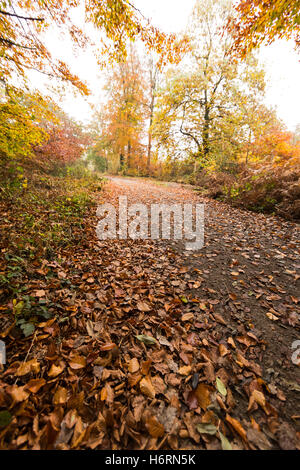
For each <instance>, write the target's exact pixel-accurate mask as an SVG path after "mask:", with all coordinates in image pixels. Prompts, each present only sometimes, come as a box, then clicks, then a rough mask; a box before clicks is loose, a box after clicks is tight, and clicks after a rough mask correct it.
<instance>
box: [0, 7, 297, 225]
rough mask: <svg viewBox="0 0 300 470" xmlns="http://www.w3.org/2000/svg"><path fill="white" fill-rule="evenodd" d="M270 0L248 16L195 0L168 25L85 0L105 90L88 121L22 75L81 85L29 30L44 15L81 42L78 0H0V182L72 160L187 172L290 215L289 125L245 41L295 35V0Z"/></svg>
mask: <svg viewBox="0 0 300 470" xmlns="http://www.w3.org/2000/svg"><path fill="white" fill-rule="evenodd" d="M254 3H255V5H256V3H257V2H254ZM267 3H268V2H267ZM273 3H274V11H273V12H272V11H271V10H270V8H269V7H268V6H267V5H265V6H264V2H258V4H257V5H256V7H257V9H258V10H257V11H259V9H260V10H261V11H260V14H261V16H260V19H259V27H256V26H255V18H253V17H252V16H251V14H250V13H251V9H250V10H249V5H251V4H252V2H248V1H242V2H240V4H239V5H238V7H236V8H235V9H234V8H233V7H232V5H231V2H230V1H229V0H218V1H213V0H198V1H197V2H196V4H195V8H194V11H193V14H192V17H191V18H190V20H189V24H188V25H187V29H186V31H185V32H184V34H182V35H181V36H178V37H175V36H174V35H169V36H167V35H164V34H163V33H161V32H160V31H158V30H157V29H155V28H153V27H152V26H151V27H150V26H149V24H148V23H147V22H145V20H144V19H143V17H142V16H141V15H140V14H139V12H138V11H137V10H135V9H134V8H133V7H132V6H131V5H130V3H129V2H127V1H110V2H108V3H107V5H106V2H93V1H87V2H86V5H85V6H86V12H87V13H86V14H87V21H88V22H90V23H92V24H93V25H94V27H95V28H99V29H101V28H102V29H104V31H105V33H106V38H107V39H106V41H107V42H106V43H104V44H103V45H102V49H100V50H95V53H96V55H97V57H98V61H99V64H100V65H101V64H102V65H103V63H104V61H105V58H107V59H108V60H109V61H110V62H109V63H110V65H109V67H107V69H106V72H105V73H106V86H105V100H104V102H103V103H100V104H98V105H97V104H96V105H95V107H96V111H95V114H94V117H93V123H92V124H91V125H90V126H82V125H79V124H77V123H76V122H74V120H72V119H71V118H70V117H68V116H67V115H66V113H65V112H64V111H63V110H61V109H59V107H58V105H57V104H56V103H55V102H54V101H53V99H52V98H50V97H49V96H43V95H42V94H41V93H40V92H39V91H37V90H32V89H31V88H30V83H29V82H28V79H27V78H26V71H27V70H28V69H35V70H37V71H39V72H41V73H42V74H46V75H48V76H49V77H52V78H55V79H60V80H62V82H63V83H64V84H65V86H71V87H72V88H73V89H74V90H77V92H78V93H81V94H83V95H85V94H88V93H89V90H88V88H87V86H86V85H85V84H84V83H83V82H82V81H81V80H80V79H79V77H77V76H74V75H73V74H72V73H71V71H70V70H69V69H68V66H67V65H66V64H65V63H63V62H61V61H59V60H56V59H54V58H53V57H52V56H51V54H50V52H49V51H48V49H47V47H46V45H45V44H44V43H43V42H42V36H40V34H41V33H42V32H43V30H46V29H47V28H48V27H49V25H51V24H53V23H54V24H55V27H56V28H58V30H59V31H60V32H61V33H63V34H68V35H69V36H70V37H72V39H73V42H74V48H75V49H76V48H84V47H88V46H89V47H93V45H92V44H91V43H90V41H89V40H88V38H86V37H85V34H84V32H83V31H81V30H80V29H79V28H77V27H75V26H74V25H73V24H72V21H71V16H70V13H71V10H72V8H73V7H74V6H78V5H79V2H70V3H69V2H64V8H65V9H64V10H62V9H61V8H60V4H59V2H58V3H56V2H53V4H51V11H49V8H48V7H47V5H46V4H44V2H42V1H41V2H39V1H38V2H35V4H34V5H31V4H30V5H29V4H28V2H23V1H19V2H17V6H18V8H21V9H22V8H23V9H25V11H27V13H23V14H21V13H20V14H18V13H17V12H16V10H15V9H13V8H14V7H13V6H12V10H11V11H6V10H5V5H6V3H5V2H2V4H3V5H2V7H1V13H0V16H1V31H2V32H1V35H2V36H1V38H0V41H1V50H2V54H1V57H0V75H1V100H0V126H1V128H0V131H1V132H0V153H1V159H0V166H1V174H2V175H3V178H2V183H1V192H2V194H7V188H6V186H7V185H8V186H9V188H17V190H18V191H20V190H21V191H22V192H23V193H24V190H25V189H26V185H27V180H28V177H31V175H33V174H34V173H35V172H40V171H42V172H46V174H49V172H50V173H51V172H52V173H53V172H54V173H56V174H57V171H59V168H61V169H62V168H63V167H64V168H65V170H63V173H65V172H66V171H67V169H66V167H67V166H68V165H70V164H71V165H72V166H74V164H75V166H76V172H77V174H79V173H80V172H83V174H86V173H87V172H89V171H93V170H95V169H96V170H97V171H100V172H108V173H111V174H118V173H120V174H123V175H129V176H147V177H149V176H150V177H154V178H158V179H161V180H170V181H179V182H185V183H191V184H193V185H195V186H196V187H197V188H198V189H199V191H200V192H201V193H203V194H204V195H207V196H210V197H213V198H218V199H221V200H223V201H228V202H230V203H232V204H235V205H238V206H242V207H245V208H247V209H251V210H254V211H257V212H266V213H275V214H279V215H281V216H283V217H287V218H291V219H299V218H300V202H299V195H300V194H299V191H300V190H299V171H300V170H299V161H300V128H299V127H298V128H297V130H296V131H295V133H294V134H292V133H291V132H288V131H287V129H286V128H285V125H284V124H283V123H282V122H281V121H280V120H279V119H278V118H277V116H276V113H275V111H274V110H273V109H268V108H267V107H266V106H265V105H264V90H265V86H266V84H265V76H264V70H263V67H262V66H261V65H259V63H258V61H257V59H256V58H255V52H253V48H254V47H255V46H257V45H259V44H261V43H262V42H263V41H264V40H265V42H266V40H267V41H268V42H269V43H270V42H272V41H273V40H274V39H276V38H277V37H282V36H283V31H285V36H284V37H294V38H295V41H296V45H297V44H298V43H299V41H298V34H299V28H298V26H297V21H296V20H295V21H294V18H296V17H297V11H298V10H297V8H296V7H295V4H296V3H298V2H292V3H293V5H294V6H293V7H292V8H291V2H284V4H285V7H284V8H285V9H286V10H285V14H284V15H281V16H280V12H281V10H280V8H281V9H282V8H283V6H282V5H277V2H273ZM279 3H280V2H279ZM275 7H276V8H275ZM26 9H27V10H26ZM276 12H277V13H276ZM275 14H277V15H278V18H277V17H276V18H277V20H276V21H274V18H275V16H274V15H275ZM270 15H271V16H270ZM287 17H288V21H287ZM280 18H282V22H283V23H281V19H280ZM50 20H51V21H50ZM257 21H258V20H257ZM291 24H293V28H291ZM124 25H125V31H124V35H121V36H120V29H122V28H123V27H124ZM33 30H34V31H35V32H34V33H33ZM117 38H118V41H117ZM266 38H267V39H266ZM128 39H130V40H133V39H137V40H138V41H135V42H134V41H129V42H128ZM56 101H57V100H56ZM69 171H71V170H69ZM7 178H8V179H7ZM18 188H19V189H18ZM23 193H22V194H23Z"/></svg>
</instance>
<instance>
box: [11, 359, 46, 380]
mask: <svg viewBox="0 0 300 470" xmlns="http://www.w3.org/2000/svg"><path fill="white" fill-rule="evenodd" d="M39 371H40V364H39V362H38V360H37V359H31V360H30V361H27V362H23V363H22V364H21V365H20V367H19V368H18V370H17V372H16V375H17V376H18V377H21V376H23V375H27V374H29V373H30V372H32V373H34V374H38V373H39Z"/></svg>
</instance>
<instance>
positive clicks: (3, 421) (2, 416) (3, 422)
mask: <svg viewBox="0 0 300 470" xmlns="http://www.w3.org/2000/svg"><path fill="white" fill-rule="evenodd" d="M11 420H12V415H11V414H10V412H9V411H7V410H4V411H0V428H5V427H6V426H8V425H9V423H10V422H11Z"/></svg>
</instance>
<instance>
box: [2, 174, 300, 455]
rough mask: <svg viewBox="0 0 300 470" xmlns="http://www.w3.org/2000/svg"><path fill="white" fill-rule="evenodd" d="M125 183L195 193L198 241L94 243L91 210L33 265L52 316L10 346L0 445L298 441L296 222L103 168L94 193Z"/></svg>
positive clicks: (145, 191) (115, 193) (128, 187)
mask: <svg viewBox="0 0 300 470" xmlns="http://www.w3.org/2000/svg"><path fill="white" fill-rule="evenodd" d="M124 195H126V196H127V197H128V203H129V204H132V203H137V202H142V203H144V204H151V203H153V202H160V203H162V202H164V203H172V202H180V203H183V202H188V203H191V202H204V203H205V213H206V216H205V245H204V247H203V248H202V249H201V250H199V251H189V252H187V251H186V250H185V249H184V244H183V243H179V242H174V241H169V242H168V241H161V240H159V241H152V240H141V241H133V240H107V241H99V240H98V239H97V237H96V233H95V228H96V225H97V222H98V220H97V218H96V217H95V211H94V210H93V213H91V216H90V217H89V218H87V220H86V224H85V228H84V230H83V231H82V233H81V234H80V236H79V235H78V245H77V246H74V247H73V248H72V250H71V251H70V249H68V250H66V251H65V253H62V255H61V261H60V263H57V262H56V263H54V262H52V263H45V265H44V267H43V270H44V271H45V272H46V270H47V273H48V275H47V281H46V280H45V285H44V286H42V288H44V289H46V288H47V289H48V290H47V292H49V294H48V295H49V298H51V299H54V298H55V302H56V303H55V307H53V309H54V313H55V314H56V316H55V318H54V319H51V320H49V321H48V322H45V323H44V324H41V325H40V326H39V330H38V334H37V335H36V336H35V337H34V338H33V340H32V344H31V347H30V350H29V351H28V350H26V353H25V351H24V352H23V353H22V354H21V352H20V349H19V350H17V349H15V352H14V353H13V352H12V353H11V357H12V359H11V363H10V367H9V368H8V370H6V372H5V373H4V375H3V383H5V384H4V385H5V387H6V388H5V393H6V395H4V400H6V399H7V400H8V398H6V397H8V396H9V397H10V398H9V400H11V397H13V400H14V403H13V406H14V408H13V410H14V413H15V417H14V420H13V421H12V423H11V424H10V425H9V428H5V429H6V431H5V432H1V429H0V443H1V447H2V448H20V446H21V447H22V446H26V448H36V449H37V448H42V449H45V448H46V449H52V448H57V449H70V448H72V449H87V448H90V449H206V448H207V449H221V448H222V447H223V448H227V447H230V446H231V447H232V448H233V449H278V448H281V449H295V448H300V447H299V429H300V428H299V423H300V421H299V417H300V408H299V393H300V368H299V366H297V365H296V364H294V363H293V362H292V359H291V357H292V354H293V350H292V349H291V347H292V344H293V342H294V341H297V340H300V331H299V330H300V321H299V318H300V317H299V306H298V300H299V298H298V297H299V294H298V292H299V264H300V261H299V243H298V241H299V227H297V226H296V225H295V224H292V223H288V222H285V221H281V220H279V219H276V218H267V217H265V216H262V215H257V214H251V213H249V212H243V211H240V210H235V209H233V208H230V207H229V206H226V205H224V204H221V203H217V202H214V201H209V200H200V199H199V197H198V196H197V195H196V194H195V193H194V192H193V191H192V190H191V188H189V187H183V186H181V185H177V184H167V183H158V182H152V181H147V180H135V179H129V178H110V179H109V181H108V183H107V184H106V186H105V190H104V192H103V193H101V195H100V197H99V204H102V203H105V202H109V203H113V204H114V205H115V206H116V207H117V205H118V198H119V196H124ZM297 243H298V244H297ZM37 269H39V271H38V273H39V275H40V276H41V275H42V274H41V273H42V270H41V268H37ZM49 272H51V276H49ZM48 279H49V280H48ZM46 282H47V283H48V284H47V286H46ZM40 284H41V282H40V283H39V286H40ZM39 288H41V287H39ZM14 348H16V343H14ZM27 349H28V348H27ZM14 361H15V362H14ZM30 374H31V375H30ZM15 377H17V379H15ZM29 379H30V380H29ZM25 395H26V398H24V397H25ZM25 399H26V406H25V402H24V400H25ZM9 406H11V405H9ZM297 431H298V433H297Z"/></svg>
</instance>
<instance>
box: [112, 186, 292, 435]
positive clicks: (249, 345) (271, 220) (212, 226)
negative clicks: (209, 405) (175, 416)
mask: <svg viewBox="0 0 300 470" xmlns="http://www.w3.org/2000/svg"><path fill="white" fill-rule="evenodd" d="M107 191H108V193H109V197H108V199H109V200H111V199H114V202H115V205H116V206H117V199H118V197H119V196H120V195H123V196H124V195H126V196H127V198H128V204H133V203H138V202H141V203H144V204H146V205H150V204H152V203H166V204H172V203H176V202H177V203H178V202H180V203H196V202H198V203H204V204H205V243H204V247H203V248H202V249H201V250H199V251H196V252H193V251H186V250H185V249H184V244H183V243H182V242H174V241H169V242H167V241H161V240H160V241H157V242H153V241H144V242H143V241H139V242H138V241H136V242H133V241H129V242H128V244H127V245H126V241H121V242H119V243H121V244H122V245H123V244H124V243H125V246H126V248H127V249H128V250H130V253H131V255H130V256H131V257H132V256H133V259H132V262H133V265H134V266H136V267H138V270H139V272H140V274H142V278H143V279H145V277H146V278H147V282H146V285H145V293H143V297H145V299H146V301H149V299H150V301H151V299H152V296H154V297H156V295H157V287H156V286H157V285H160V284H162V285H163V286H164V289H165V298H164V299H162V300H160V301H159V304H160V303H161V304H162V303H165V304H167V305H168V304H169V302H170V301H171V304H172V302H174V299H176V298H183V297H182V296H184V298H185V301H186V300H187V301H188V302H187V303H185V301H184V303H181V305H180V306H179V305H176V304H175V305H176V309H179V310H180V312H181V314H182V318H181V320H182V321H181V322H180V321H179V324H180V328H183V329H184V330H181V331H185V334H184V335H183V336H181V338H180V336H179V338H178V344H177V347H176V348H174V351H173V355H174V352H175V351H176V355H179V357H180V359H181V360H180V362H179V364H178V367H181V366H184V365H186V366H187V367H189V366H190V364H191V367H192V369H191V372H190V373H191V380H190V381H189V382H188V383H189V384H190V383H191V381H192V379H193V374H192V372H194V373H195V372H196V371H197V370H198V372H199V371H200V382H201V381H203V380H204V383H206V384H210V385H212V376H210V375H209V376H208V375H206V376H205V374H204V375H203V369H204V370H205V367H206V366H205V365H203V363H205V361H207V360H208V361H212V363H214V361H216V365H215V364H214V367H215V370H214V374H215V375H218V374H219V377H220V378H222V379H223V382H224V383H225V384H226V385H227V386H228V387H229V388H231V387H232V393H233V395H235V396H236V394H238V395H240V396H239V397H238V399H237V403H239V405H237V412H238V416H236V415H233V416H235V418H238V419H239V420H241V421H243V420H245V419H246V420H247V419H248V420H249V414H248V415H246V416H245V415H244V416H243V413H245V412H246V409H245V408H244V409H243V406H242V402H243V399H245V396H247V395H248V398H249V397H250V396H251V394H252V393H253V391H254V390H259V391H260V392H261V393H264V392H267V395H268V396H267V398H266V401H267V402H268V403H269V404H272V405H274V409H275V408H276V409H277V410H278V412H279V415H281V418H282V419H283V420H287V421H289V422H290V423H293V422H294V423H295V421H293V419H291V417H292V416H293V417H295V416H298V418H296V422H297V419H298V424H299V414H300V407H299V391H300V369H299V367H298V366H297V365H295V364H293V362H292V359H291V357H292V354H293V352H294V351H293V349H292V345H293V343H294V341H297V340H300V331H299V330H300V316H299V313H300V310H299V305H298V302H299V296H297V295H299V279H300V276H299V267H300V259H299V246H300V245H299V226H298V225H296V224H293V223H290V222H287V221H283V220H280V219H278V218H275V217H267V216H265V215H262V214H255V213H251V212H249V211H242V210H240V209H235V208H233V207H230V206H228V205H226V204H223V203H220V202H216V201H213V200H209V199H203V198H200V197H199V196H198V195H196V194H195V192H194V191H193V190H192V189H191V187H189V186H186V185H180V184H176V183H165V182H156V181H151V180H149V181H148V180H146V179H134V178H120V177H110V181H109V183H108V187H107ZM149 247H151V256H149V257H148V258H147V253H148V252H149ZM132 248H133V251H132ZM153 250H154V251H153ZM141 255H142V256H143V255H144V256H145V257H146V259H143V263H142V264H141V263H140V262H139V258H140V256H141ZM121 263H122V261H121ZM175 267H176V268H175ZM147 269H148V270H149V269H150V272H151V274H149V272H148V274H147ZM154 280H155V282H153V281H154ZM158 292H159V290H158ZM156 300H157V299H155V300H154V302H155V301H156ZM160 311H161V310H160ZM167 312H168V310H167ZM156 314H157V309H156ZM188 314H190V317H191V318H190V320H185V318H189V315H188ZM177 315H178V314H177ZM147 316H148V314H147V313H145V321H146V322H147ZM149 317H150V319H151V315H149ZM161 320H163V318H162V319H161ZM150 325H151V323H150ZM150 325H147V324H145V325H144V328H146V330H145V329H144V331H143V332H144V333H145V332H147V328H149V332H150V333H151V326H150ZM160 326H161V325H160ZM166 331H168V330H165V333H166ZM195 333H196V335H198V334H199V337H200V338H201V340H202V344H201V341H200V345H198V348H199V349H198V350H197V352H196V351H195V350H193V352H192V353H191V352H190V351H189V346H187V343H188V344H189V341H188V340H187V338H190V337H191V336H192V335H193V334H195ZM169 334H170V331H169ZM172 335H173V333H172V334H171V337H173V336H172ZM153 336H155V334H154V333H153ZM167 336H168V335H167ZM229 338H230V339H229ZM231 339H233V341H231ZM175 341H177V340H176V338H175V339H174V342H175ZM233 345H234V346H233ZM194 346H195V345H194V344H193V347H194ZM203 346H205V348H207V352H204V351H203ZM211 347H212V348H213V349H215V351H214V352H213V353H211V355H210V353H209V350H210V348H211ZM185 348H187V350H188V352H189V354H190V356H189V355H188V353H185ZM176 349H177V350H176ZM237 349H239V350H240V352H237ZM240 353H242V356H243V357H245V358H247V360H249V361H252V362H253V364H252V369H251V366H249V364H248V363H247V360H246V362H244V359H242V360H241V361H238V360H237V363H238V365H239V366H241V370H240V371H239V374H237V373H236V371H235V373H234V372H233V370H232V365H231V366H230V363H232V361H233V362H234V359H233V358H234V357H235V358H236V357H237V356H238V355H239V354H240ZM212 357H213V358H214V359H212ZM174 359H175V358H174ZM243 362H244V363H243ZM201 364H202V365H201ZM245 364H247V365H245ZM234 367H236V363H235V366H234ZM247 367H248V370H247ZM249 368H250V370H251V372H250V371H249ZM235 374H236V376H235ZM237 376H238V377H239V378H238V380H237ZM194 380H195V379H194ZM180 383H181V384H182V382H180ZM254 395H255V394H254ZM187 397H188V394H187V392H186V395H185V399H186V400H187V402H188V406H189V405H190V404H191V400H189V399H188V398H187ZM241 397H243V399H242V400H241ZM244 405H245V404H244ZM254 408H255V406H254ZM192 409H193V405H192ZM265 412H266V414H267V415H268V416H269V417H268V419H269V421H270V419H271V418H270V416H271V417H272V412H270V410H267V409H265ZM250 415H251V413H250ZM254 416H255V413H254ZM294 419H295V418H294ZM251 432H252V431H251ZM251 432H250V434H251ZM279 434H280V433H279ZM282 439H284V438H282Z"/></svg>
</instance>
